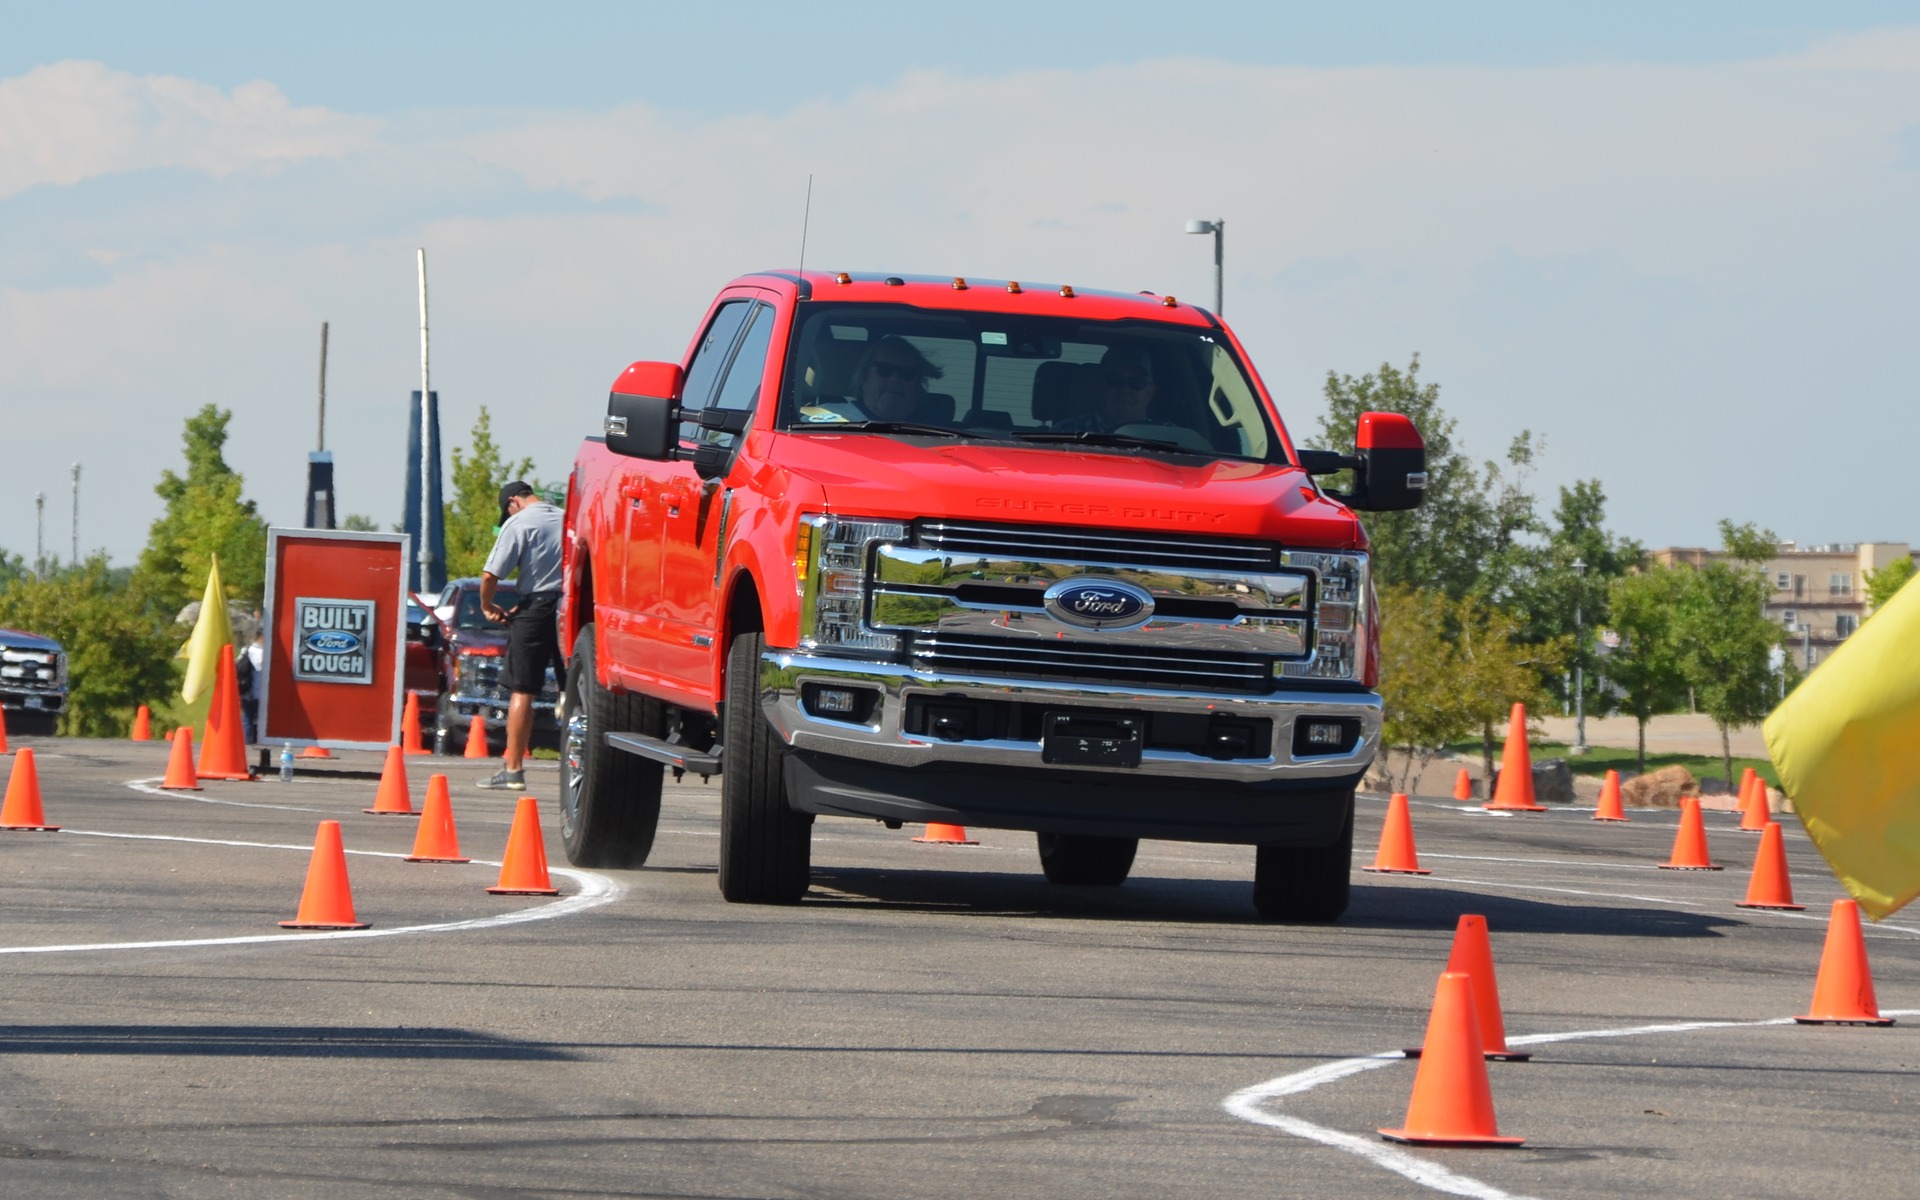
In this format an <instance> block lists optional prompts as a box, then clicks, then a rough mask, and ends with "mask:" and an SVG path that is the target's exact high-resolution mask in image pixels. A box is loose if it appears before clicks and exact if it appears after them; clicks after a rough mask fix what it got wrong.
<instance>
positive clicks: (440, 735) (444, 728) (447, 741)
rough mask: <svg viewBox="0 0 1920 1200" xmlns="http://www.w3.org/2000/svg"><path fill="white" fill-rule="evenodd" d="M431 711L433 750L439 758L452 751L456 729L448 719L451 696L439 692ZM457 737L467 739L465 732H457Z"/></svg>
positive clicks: (451, 707) (451, 701)
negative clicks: (432, 713) (437, 699)
mask: <svg viewBox="0 0 1920 1200" xmlns="http://www.w3.org/2000/svg"><path fill="white" fill-rule="evenodd" d="M433 712H434V717H433V752H434V753H435V754H436V755H438V756H440V757H441V758H445V757H446V756H447V755H449V754H452V753H453V752H454V750H453V743H454V738H455V736H456V731H455V730H454V727H453V726H452V724H450V723H449V719H448V718H449V717H450V716H451V715H452V713H453V697H452V696H449V695H448V694H447V693H445V692H441V693H440V702H439V704H437V705H436V706H435V707H434V710H433ZM458 737H459V739H460V741H461V742H462V743H464V742H465V741H466V740H467V737H466V734H464V733H460V734H458ZM461 748H462V749H465V746H464V745H463V746H462V747H461Z"/></svg>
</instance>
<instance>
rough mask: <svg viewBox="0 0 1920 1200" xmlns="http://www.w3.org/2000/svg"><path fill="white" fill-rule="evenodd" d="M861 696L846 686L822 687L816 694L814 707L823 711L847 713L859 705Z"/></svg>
mask: <svg viewBox="0 0 1920 1200" xmlns="http://www.w3.org/2000/svg"><path fill="white" fill-rule="evenodd" d="M859 702H860V698H859V697H858V696H856V695H855V694H854V693H852V692H850V691H848V690H847V689H846V688H824V687H823V688H821V689H820V690H819V691H818V692H817V693H815V694H814V698H813V707H814V708H815V709H816V710H817V711H819V712H823V713H835V714H846V713H851V712H852V711H853V710H854V709H855V708H856V707H858V705H859Z"/></svg>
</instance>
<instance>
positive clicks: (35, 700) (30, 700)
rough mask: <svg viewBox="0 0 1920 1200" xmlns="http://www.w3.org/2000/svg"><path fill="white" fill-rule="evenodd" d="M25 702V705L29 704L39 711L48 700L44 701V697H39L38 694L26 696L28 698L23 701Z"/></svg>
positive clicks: (28, 705)
mask: <svg viewBox="0 0 1920 1200" xmlns="http://www.w3.org/2000/svg"><path fill="white" fill-rule="evenodd" d="M23 703H24V704H25V705H26V706H27V707H28V708H30V709H34V710H36V711H38V710H39V708H40V707H41V706H42V705H43V704H45V703H46V701H44V700H42V699H41V698H40V697H38V696H28V697H27V698H26V699H25V700H24V701H23Z"/></svg>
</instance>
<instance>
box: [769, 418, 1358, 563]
mask: <svg viewBox="0 0 1920 1200" xmlns="http://www.w3.org/2000/svg"><path fill="white" fill-rule="evenodd" d="M774 458H775V460H776V461H777V462H778V463H779V464H780V465H781V466H782V467H784V468H786V469H787V470H789V471H791V472H793V473H794V474H796V475H799V476H802V477H804V478H806V479H809V480H811V481H812V482H813V483H815V484H816V485H818V486H819V487H820V488H821V490H822V491H824V492H825V493H826V499H827V505H828V507H829V508H830V509H831V510H832V511H833V512H835V513H840V514H844V515H848V516H872V517H887V518H898V519H903V520H911V519H913V518H916V517H926V516H940V517H950V518H955V519H960V520H973V521H1005V522H1010V523H1015V524H1046V525H1087V526H1104V527H1107V528H1113V527H1123V528H1124V527H1132V528H1142V529H1145V528H1151V529H1156V530H1160V531H1164V532H1168V533H1190V534H1196V535H1212V536H1215V537H1234V538H1256V539H1260V540H1264V541H1274V542H1281V543H1284V544H1286V545H1290V546H1303V547H1315V548H1320V549H1337V550H1344V549H1354V548H1358V547H1362V546H1364V545H1365V544H1366V535H1365V533H1364V532H1362V530H1361V528H1360V522H1359V521H1358V520H1357V519H1356V518H1355V517H1354V515H1353V513H1352V512H1351V511H1350V510H1348V509H1347V508H1346V507H1345V506H1344V505H1341V504H1339V503H1336V502H1334V501H1332V500H1329V499H1327V498H1326V497H1325V496H1324V495H1322V494H1321V493H1320V492H1319V491H1318V489H1316V488H1315V487H1314V485H1313V480H1312V479H1311V477H1309V476H1308V475H1307V473H1306V472H1305V471H1302V470H1301V469H1300V468H1298V467H1294V466H1288V465H1284V464H1273V463H1254V462H1240V461H1232V460H1212V461H1210V460H1206V459H1202V458H1198V457H1194V456H1187V455H1174V454H1164V455H1163V454H1154V453H1151V452H1148V453H1139V452H1133V451H1124V450H1077V449H1076V450H1063V449H1057V448H1054V447H1048V446H1038V447H1029V446H1011V445H1006V444H995V443H981V442H947V441H932V440H931V439H928V440H924V441H923V440H920V439H914V440H911V441H903V440H901V439H899V438H895V437H888V436H885V435H880V434H870V433H868V434H824V433H810V434H799V435H795V434H788V435H784V436H782V437H781V441H780V445H779V447H778V449H777V450H776V452H775V455H774Z"/></svg>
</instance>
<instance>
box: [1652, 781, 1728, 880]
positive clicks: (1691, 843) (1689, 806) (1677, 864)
mask: <svg viewBox="0 0 1920 1200" xmlns="http://www.w3.org/2000/svg"><path fill="white" fill-rule="evenodd" d="M1660 869H1661V870H1662V871H1718V870H1721V868H1720V867H1716V866H1714V865H1713V860H1711V859H1709V858H1708V857H1707V823H1706V822H1705V821H1704V820H1702V819H1701V816H1700V799H1699V797H1697V796H1682V797H1680V830H1679V832H1678V833H1675V834H1674V835H1673V856H1672V857H1671V858H1669V859H1667V861H1666V862H1663V863H1661V864H1660Z"/></svg>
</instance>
